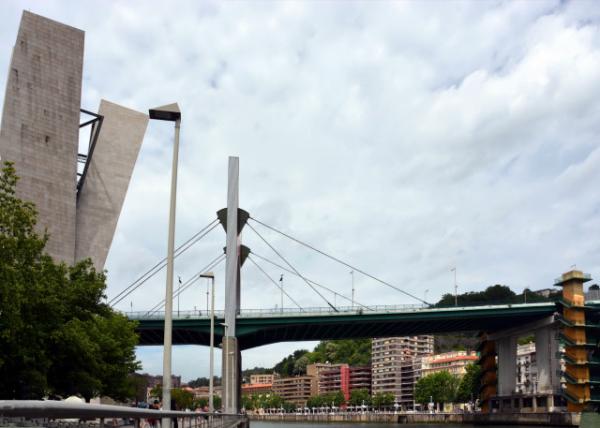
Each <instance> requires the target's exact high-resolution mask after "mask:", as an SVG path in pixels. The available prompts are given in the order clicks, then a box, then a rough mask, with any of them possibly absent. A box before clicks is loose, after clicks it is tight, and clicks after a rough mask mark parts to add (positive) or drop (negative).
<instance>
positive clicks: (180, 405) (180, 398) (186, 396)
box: [171, 388, 194, 410]
mask: <svg viewBox="0 0 600 428" xmlns="http://www.w3.org/2000/svg"><path fill="white" fill-rule="evenodd" d="M171 399H173V400H175V404H176V405H177V409H181V410H182V409H191V408H192V407H193V404H194V394H192V393H191V392H190V391H186V390H185V389H182V388H173V389H172V390H171Z"/></svg>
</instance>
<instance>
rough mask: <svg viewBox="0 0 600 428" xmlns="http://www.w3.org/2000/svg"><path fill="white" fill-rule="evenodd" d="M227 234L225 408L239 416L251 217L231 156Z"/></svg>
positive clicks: (224, 219)
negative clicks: (240, 319) (239, 332)
mask: <svg viewBox="0 0 600 428" xmlns="http://www.w3.org/2000/svg"><path fill="white" fill-rule="evenodd" d="M217 216H218V218H219V221H220V222H221V224H222V225H223V227H224V228H225V232H226V234H227V237H226V247H225V254H226V259H225V323H224V325H223V326H224V333H225V335H224V337H223V343H222V352H223V360H222V361H223V366H222V370H223V375H222V380H223V407H224V410H225V412H226V413H238V412H239V411H240V403H241V371H242V356H241V351H240V348H239V345H238V340H237V336H236V317H237V315H238V314H239V312H240V281H241V276H240V267H241V266H242V264H243V262H244V260H245V258H246V256H247V255H248V252H249V250H248V249H247V248H246V247H244V246H243V245H242V240H241V236H240V232H241V231H242V229H243V227H244V225H245V224H246V221H247V220H248V218H249V214H248V213H247V212H246V211H244V210H241V209H240V208H239V158H238V157H234V156H230V157H229V167H228V179H227V208H226V209H224V210H220V211H219V212H218V213H217Z"/></svg>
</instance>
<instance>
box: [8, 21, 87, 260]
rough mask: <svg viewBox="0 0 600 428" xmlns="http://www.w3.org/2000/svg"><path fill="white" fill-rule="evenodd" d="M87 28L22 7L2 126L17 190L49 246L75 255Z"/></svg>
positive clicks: (64, 255)
mask: <svg viewBox="0 0 600 428" xmlns="http://www.w3.org/2000/svg"><path fill="white" fill-rule="evenodd" d="M83 44H84V33H83V31H81V30H78V29H76V28H73V27H69V26H68V25H64V24H61V23H58V22H55V21H52V20H50V19H47V18H44V17H42V16H38V15H35V14H33V13H30V12H27V11H25V12H23V17H22V19H21V25H20V27H19V33H18V35H17V41H16V43H15V46H14V48H13V53H12V60H11V63H10V69H9V76H8V79H7V85H6V95H5V98H4V109H3V115H2V125H1V129H0V156H1V157H2V160H10V161H13V162H14V163H15V167H16V169H17V175H18V176H19V177H20V178H21V179H20V180H19V183H18V186H17V192H18V195H19V197H21V198H22V199H25V200H29V201H32V202H34V203H35V204H36V207H37V210H38V212H39V216H38V225H39V229H40V231H43V230H44V229H47V230H48V232H49V233H50V240H49V242H48V245H47V246H46V250H47V251H48V252H49V253H50V254H51V255H52V256H54V257H55V258H57V259H59V260H64V261H65V262H67V263H73V261H74V259H75V210H76V207H75V204H76V198H75V197H74V194H75V191H76V187H75V186H76V184H77V146H78V144H77V142H78V139H79V115H80V113H79V108H80V105H81V73H82V68H83Z"/></svg>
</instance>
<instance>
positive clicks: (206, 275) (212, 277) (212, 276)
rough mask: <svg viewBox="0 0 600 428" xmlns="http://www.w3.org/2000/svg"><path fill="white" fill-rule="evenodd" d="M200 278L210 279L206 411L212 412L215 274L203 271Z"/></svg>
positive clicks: (213, 409)
mask: <svg viewBox="0 0 600 428" xmlns="http://www.w3.org/2000/svg"><path fill="white" fill-rule="evenodd" d="M200 278H209V279H210V280H211V284H212V285H211V293H210V295H211V303H210V363H209V373H210V377H209V378H208V411H209V412H211V413H212V412H214V411H215V408H214V404H213V388H214V385H213V382H214V381H213V377H214V373H213V371H214V351H215V274H214V273H212V272H204V273H203V274H201V275H200Z"/></svg>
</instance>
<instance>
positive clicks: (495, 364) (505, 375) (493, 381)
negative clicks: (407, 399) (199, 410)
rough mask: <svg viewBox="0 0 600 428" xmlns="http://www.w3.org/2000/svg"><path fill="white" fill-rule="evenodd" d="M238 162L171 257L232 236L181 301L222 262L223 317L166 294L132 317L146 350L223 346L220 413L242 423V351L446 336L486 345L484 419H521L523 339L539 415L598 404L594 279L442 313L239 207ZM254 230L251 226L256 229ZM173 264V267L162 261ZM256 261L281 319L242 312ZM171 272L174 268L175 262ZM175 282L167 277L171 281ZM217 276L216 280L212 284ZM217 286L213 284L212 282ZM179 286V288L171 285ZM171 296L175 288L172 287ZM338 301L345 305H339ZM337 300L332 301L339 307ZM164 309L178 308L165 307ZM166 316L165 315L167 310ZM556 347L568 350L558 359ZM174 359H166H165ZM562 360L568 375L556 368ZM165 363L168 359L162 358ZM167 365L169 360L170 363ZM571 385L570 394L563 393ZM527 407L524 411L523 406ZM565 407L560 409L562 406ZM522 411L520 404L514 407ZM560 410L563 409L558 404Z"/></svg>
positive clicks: (573, 278)
mask: <svg viewBox="0 0 600 428" xmlns="http://www.w3.org/2000/svg"><path fill="white" fill-rule="evenodd" d="M238 170H239V165H238V159H237V158H230V160H229V183H228V197H227V201H228V203H227V208H224V209H222V210H220V211H219V212H218V213H217V219H215V220H213V222H211V223H209V224H208V225H207V226H206V227H204V228H203V229H201V230H200V231H199V232H198V233H197V234H196V235H194V236H192V237H191V238H190V239H189V240H188V241H186V242H185V243H184V244H182V245H181V246H180V247H179V248H177V249H176V250H175V253H174V257H176V256H177V255H179V254H181V253H183V252H184V251H186V250H187V248H189V247H190V246H191V245H193V244H194V243H195V242H198V241H199V240H200V239H202V238H203V237H204V236H206V234H207V233H209V232H210V231H211V230H214V229H215V228H216V227H217V226H218V224H219V223H220V224H221V225H222V226H223V228H224V229H225V232H226V248H225V254H220V255H219V256H218V257H216V258H215V259H214V260H212V261H211V262H210V263H208V264H207V265H206V266H205V267H204V268H203V269H202V270H201V271H200V272H198V274H196V275H194V276H193V277H192V278H190V279H189V280H188V281H186V283H185V284H183V287H182V288H181V289H180V290H179V291H178V293H181V292H182V291H184V290H185V289H186V288H188V287H189V286H190V285H192V284H193V283H194V282H195V281H197V280H198V279H199V278H202V277H207V275H208V274H207V271H210V270H212V269H213V268H214V267H215V266H217V265H218V264H219V263H220V262H222V261H225V262H226V266H225V308H224V310H223V311H217V312H215V317H214V318H212V317H209V316H208V314H207V313H206V312H199V311H183V312H179V313H174V312H173V311H172V299H173V297H174V296H173V295H171V294H168V293H167V295H166V296H165V299H164V300H163V301H162V302H159V303H158V304H157V305H155V306H154V307H153V308H151V309H149V310H148V311H144V312H137V313H133V312H131V313H128V314H127V316H128V317H129V318H131V319H134V320H137V321H138V325H137V331H138V333H139V335H140V345H163V344H164V345H165V349H170V348H168V347H167V343H168V346H169V347H170V345H171V344H175V345H190V344H196V345H208V344H209V343H210V342H211V336H212V335H211V322H212V323H213V327H214V336H212V337H213V339H214V340H216V342H217V343H219V342H220V343H221V346H222V347H223V349H225V350H226V352H223V353H222V356H223V362H222V367H223V376H222V377H223V403H224V406H225V411H226V412H229V413H235V412H237V411H238V410H239V407H240V383H241V373H240V371H241V351H243V350H245V349H250V348H253V347H257V346H262V345H267V344H271V343H277V342H285V341H304V340H323V339H353V338H372V337H390V336H412V335H420V334H436V333H438V334H439V333H449V332H472V333H474V334H477V335H478V336H479V338H480V341H481V342H480V347H479V351H480V360H479V365H480V366H481V369H482V384H481V398H482V402H483V403H482V404H483V405H482V408H483V409H484V411H485V412H492V411H493V410H494V409H496V411H500V412H502V411H507V412H512V411H515V410H516V409H519V408H520V407H521V406H522V404H518V403H520V402H521V401H522V400H523V398H522V397H519V396H515V387H516V369H517V367H516V359H517V358H516V357H517V339H518V338H519V337H521V336H523V335H535V347H536V364H537V370H538V372H537V392H536V393H537V396H536V397H535V398H534V400H533V401H534V402H535V403H536V405H538V403H539V406H541V407H544V408H546V409H547V411H552V409H554V406H555V398H556V397H557V396H561V397H563V398H564V399H566V400H567V408H568V409H569V410H570V411H581V410H582V409H583V408H584V407H585V406H587V405H589V404H591V403H600V302H586V301H585V298H584V293H583V284H584V283H585V282H587V281H589V280H590V279H591V278H590V277H589V275H586V274H584V273H582V272H580V271H577V270H573V271H570V272H567V273H565V274H563V275H562V276H561V277H559V278H558V279H557V280H556V281H555V284H554V285H555V286H558V287H561V288H562V300H561V301H560V302H556V303H554V302H545V303H529V304H526V303H523V304H494V302H490V304H489V305H484V306H470V307H459V306H458V305H456V306H455V307H451V308H436V307H434V305H431V304H430V303H428V302H426V301H425V300H424V299H421V298H419V297H417V296H415V295H413V294H411V293H409V292H407V291H406V290H404V289H403V288H402V287H398V286H396V285H394V284H391V283H389V282H387V281H385V280H383V279H381V278H379V277H377V276H375V275H373V274H370V273H368V272H366V271H364V270H361V269H360V268H358V267H356V266H353V265H351V264H350V263H348V262H345V261H343V260H341V259H339V258H338V257H335V256H333V255H331V254H328V253H325V252H324V251H322V250H319V249H317V248H315V247H314V246H312V245H310V244H307V243H305V242H303V241H302V240H300V239H298V238H294V237H293V236H291V235H289V234H288V233H286V232H283V231H281V230H279V229H277V228H275V227H273V226H270V225H268V224H266V223H264V222H262V221H260V220H258V219H256V218H254V217H252V216H250V214H249V213H248V212H246V211H244V210H242V209H240V208H239V207H238V182H239V177H238ZM249 221H251V222H252V224H251V223H250V222H249ZM254 225H256V226H257V227H258V226H259V225H260V226H261V227H265V228H267V229H269V230H270V231H272V232H275V233H278V234H279V235H280V236H283V237H284V238H288V239H291V240H292V241H294V242H295V243H296V244H299V245H303V246H305V247H307V248H309V249H310V250H313V251H315V252H317V253H319V254H320V255H322V256H324V257H327V258H329V259H330V260H333V261H335V262H337V263H340V264H341V265H343V266H345V267H346V268H349V269H352V271H351V272H357V273H360V274H362V275H363V276H365V277H367V278H370V279H371V280H373V281H376V282H377V283H379V284H380V285H382V286H384V287H387V288H388V289H390V290H394V292H399V293H401V294H403V295H404V296H406V297H409V298H411V299H413V300H415V301H417V302H419V303H418V304H416V305H402V306H379V305H365V304H362V303H359V302H356V301H355V299H354V293H353V295H352V297H347V296H344V295H342V294H339V293H337V292H335V291H334V290H332V289H330V288H328V287H325V286H323V285H322V284H320V283H318V282H316V281H314V280H312V279H309V278H307V277H306V276H305V275H303V274H302V273H300V272H299V271H298V269H296V268H295V267H294V265H293V264H292V263H291V262H290V261H289V260H287V259H286V258H285V257H283V255H282V253H281V252H280V251H278V250H277V249H276V248H275V247H274V246H273V245H272V244H271V243H270V242H269V241H268V240H267V239H266V238H265V237H264V236H262V234H261V233H260V232H259V231H258V230H257V228H255V227H254ZM246 226H247V227H248V228H249V229H251V231H252V232H254V233H255V235H256V236H258V238H259V239H260V240H261V241H262V243H264V244H265V245H266V246H267V247H269V248H270V249H271V250H272V251H273V253H274V254H275V255H277V257H279V259H280V260H281V261H280V262H279V263H277V262H273V261H271V260H269V259H268V258H266V257H263V256H261V255H258V254H255V253H254V252H252V251H251V250H250V249H249V248H248V247H246V246H244V245H242V243H241V231H242V229H243V228H244V227H246ZM165 260H166V259H165ZM165 260H163V261H162V262H159V263H158V264H157V265H156V266H154V267H153V268H152V269H150V270H149V271H148V272H147V273H146V274H144V275H142V276H141V277H140V278H139V279H138V280H136V281H135V282H134V283H133V284H131V285H130V286H129V287H127V288H126V289H125V290H124V291H123V292H121V293H120V294H119V295H117V296H115V297H114V298H113V299H112V300H111V301H110V302H109V303H111V304H113V305H114V304H115V303H118V302H119V301H122V300H123V299H124V298H125V297H126V296H127V295H128V294H129V293H131V291H132V290H135V289H137V288H139V287H140V286H141V285H143V284H144V283H145V282H146V281H147V280H148V279H149V278H151V277H152V276H153V275H154V274H156V272H158V271H159V270H160V269H162V268H163V267H164V266H165V265H166V263H164V262H165ZM247 260H250V261H251V262H252V263H253V264H254V265H256V267H257V268H258V269H259V270H260V271H261V272H262V273H263V274H265V277H266V278H267V281H269V282H271V283H272V284H273V285H275V286H276V287H277V288H279V289H280V291H281V293H282V296H283V294H286V295H287V296H288V298H289V299H290V300H291V301H292V302H293V303H294V304H295V305H296V307H297V308H283V305H282V307H281V308H279V309H277V310H264V309H256V310H248V309H240V308H241V304H240V303H241V302H240V284H241V267H242V265H244V263H245V262H246V261H247ZM259 261H260V262H267V263H270V264H272V265H274V266H276V267H277V268H278V269H281V270H283V271H285V272H287V273H289V274H292V275H295V276H297V277H299V278H301V279H302V281H303V282H304V284H305V285H306V286H307V291H308V290H310V292H311V293H315V294H316V295H318V297H319V298H320V299H321V300H322V301H323V302H324V303H325V304H326V306H323V307H302V306H301V305H299V304H298V302H296V301H295V300H294V299H293V298H292V297H291V296H290V295H289V294H288V293H287V292H286V291H285V290H284V289H283V287H282V286H281V285H280V284H278V283H277V281H276V280H274V279H273V278H272V277H271V276H269V275H268V274H267V273H266V271H265V270H264V269H262V268H261V266H260V265H259ZM171 264H172V259H171ZM170 275H171V276H172V272H171V274H167V277H168V278H170ZM211 275H212V274H211ZM212 278H213V281H214V276H213V277H212ZM169 280H172V278H170V279H168V281H169ZM167 290H169V287H167ZM330 292H333V293H334V296H335V297H336V298H339V299H344V300H345V301H347V302H350V303H351V304H350V306H340V305H337V304H335V303H332V302H331V301H329V300H328V299H327V297H326V295H328V293H330ZM339 299H338V301H339ZM335 301H336V299H334V302H335ZM166 302H169V303H171V304H168V305H165V303H166ZM163 306H165V307H167V308H168V309H167V312H161V308H162V307H163ZM559 342H560V343H562V346H563V349H562V350H561V348H560V346H559ZM166 354H167V353H166ZM559 357H560V358H562V359H563V360H564V362H565V363H564V369H562V368H561V365H560V363H559V361H560V359H559ZM165 358H167V356H165ZM169 360H170V355H169ZM563 385H566V388H565V387H563ZM519 400H521V401H519ZM559 401H560V400H559ZM515 403H517V404H515ZM559 405H560V404H559Z"/></svg>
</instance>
